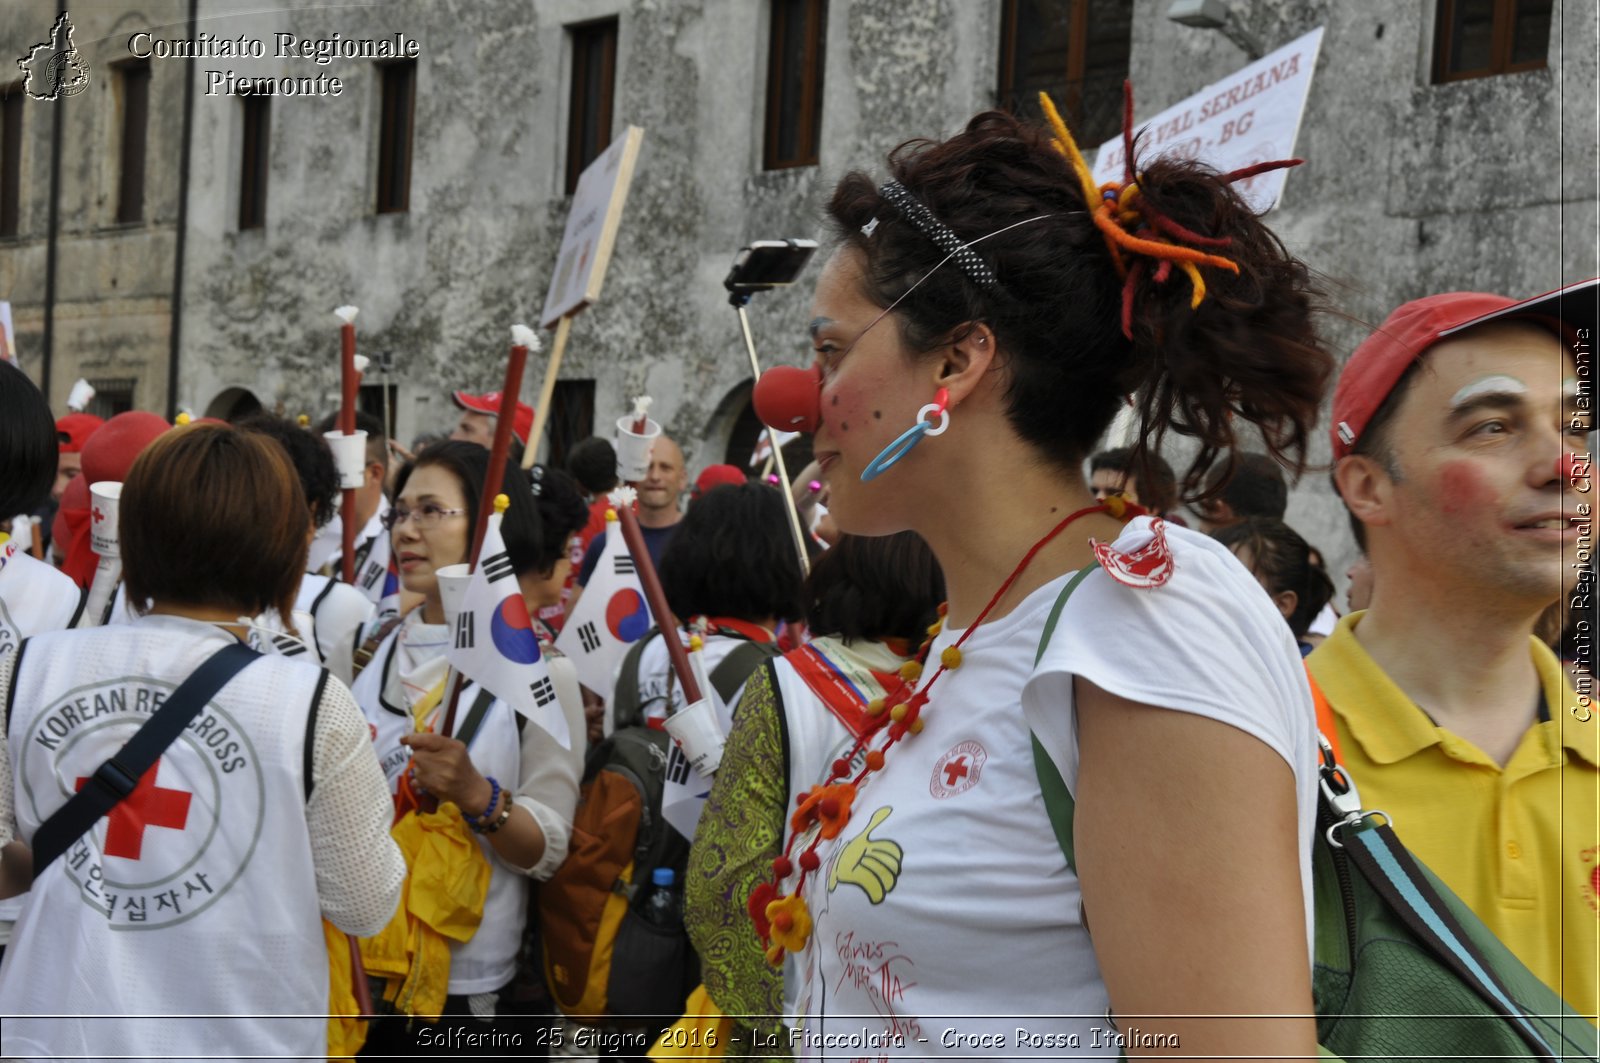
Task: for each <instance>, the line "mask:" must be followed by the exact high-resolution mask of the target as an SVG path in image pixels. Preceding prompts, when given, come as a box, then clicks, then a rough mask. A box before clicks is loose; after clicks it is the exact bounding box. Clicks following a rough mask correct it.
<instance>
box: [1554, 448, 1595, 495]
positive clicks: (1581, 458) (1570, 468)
mask: <svg viewBox="0 0 1600 1063" xmlns="http://www.w3.org/2000/svg"><path fill="white" fill-rule="evenodd" d="M1591 468H1592V466H1591V464H1590V461H1589V456H1588V455H1587V454H1572V453H1567V454H1563V455H1561V456H1560V457H1559V458H1557V459H1556V475H1557V476H1559V477H1561V478H1562V479H1563V480H1566V481H1567V483H1569V484H1572V485H1573V486H1574V487H1578V488H1581V489H1582V490H1588V488H1587V487H1586V486H1584V485H1586V484H1587V483H1588V482H1589V473H1590V471H1591Z"/></svg>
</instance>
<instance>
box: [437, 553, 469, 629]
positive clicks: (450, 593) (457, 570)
mask: <svg viewBox="0 0 1600 1063" xmlns="http://www.w3.org/2000/svg"><path fill="white" fill-rule="evenodd" d="M434 575H435V576H437V577H438V579H439V602H440V604H442V605H443V606H444V622H445V623H446V624H449V625H450V628H451V637H452V638H453V637H454V629H455V626H456V617H457V616H458V615H459V614H460V613H461V602H462V601H463V600H464V599H465V598H466V596H467V585H468V584H470V583H471V582H472V567H471V566H470V565H467V564H466V563H464V562H463V563H462V564H459V565H445V566H444V567H443V568H441V569H439V571H437V572H435V573H434Z"/></svg>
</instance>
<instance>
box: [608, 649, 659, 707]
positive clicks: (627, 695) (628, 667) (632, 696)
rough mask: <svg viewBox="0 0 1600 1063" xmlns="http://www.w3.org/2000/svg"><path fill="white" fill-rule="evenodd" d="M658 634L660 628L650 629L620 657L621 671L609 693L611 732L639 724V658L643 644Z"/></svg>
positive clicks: (642, 651)
mask: <svg viewBox="0 0 1600 1063" xmlns="http://www.w3.org/2000/svg"><path fill="white" fill-rule="evenodd" d="M660 633H661V629H660V628H658V627H652V628H651V629H650V630H649V631H646V632H645V633H644V634H643V635H641V636H639V641H637V642H635V643H634V644H633V645H632V646H629V647H628V652H627V653H625V654H623V655H622V669H621V671H619V672H618V673H617V685H616V689H614V690H613V691H612V693H611V699H612V706H611V726H612V729H613V730H620V729H621V728H623V727H632V726H633V725H634V724H636V723H638V722H639V709H640V705H639V658H640V657H641V656H642V655H643V654H644V646H645V643H647V642H649V641H650V640H651V639H653V638H655V637H656V636H657V635H659V634H660Z"/></svg>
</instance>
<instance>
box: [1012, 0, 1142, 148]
mask: <svg viewBox="0 0 1600 1063" xmlns="http://www.w3.org/2000/svg"><path fill="white" fill-rule="evenodd" d="M1132 41H1133V5H1131V4H1128V3H1125V2H1123V0H1005V3H1004V4H1003V5H1002V6H1001V9H1000V92H999V97H1000V98H999V103H1000V106H1001V107H1003V108H1004V109H1006V110H1008V111H1010V112H1012V113H1013V114H1019V115H1027V116H1029V117H1033V118H1037V117H1040V115H1041V113H1042V112H1041V111H1040V109H1039V93H1040V92H1041V91H1043V92H1048V93H1049V94H1050V98H1051V99H1052V100H1054V101H1055V103H1056V108H1057V109H1058V110H1060V112H1061V117H1062V119H1063V120H1064V121H1065V122H1066V123H1067V128H1069V129H1071V130H1072V135H1073V136H1074V137H1076V138H1077V139H1078V142H1079V145H1080V146H1081V147H1082V148H1083V149H1084V151H1092V150H1094V149H1095V148H1096V147H1098V146H1099V145H1100V144H1102V143H1104V142H1105V141H1107V140H1109V139H1111V138H1112V137H1114V136H1116V135H1117V132H1118V130H1120V129H1121V128H1122V83H1123V81H1124V80H1126V79H1127V77H1128V59H1129V55H1130V53H1131V51H1132Z"/></svg>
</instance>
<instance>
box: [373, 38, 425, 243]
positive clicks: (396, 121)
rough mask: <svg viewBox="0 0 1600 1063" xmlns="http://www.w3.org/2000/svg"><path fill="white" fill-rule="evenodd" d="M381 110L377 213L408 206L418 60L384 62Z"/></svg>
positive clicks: (380, 67)
mask: <svg viewBox="0 0 1600 1063" xmlns="http://www.w3.org/2000/svg"><path fill="white" fill-rule="evenodd" d="M378 73H379V75H380V76H381V77H382V79H383V110H382V112H381V113H380V114H379V116H378V213H379V214H399V213H403V212H404V211H407V210H410V209H411V137H412V119H413V117H414V112H415V108H416V95H417V64H416V62H415V61H414V60H407V61H405V62H400V63H383V64H381V65H380V66H379V67H378Z"/></svg>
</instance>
